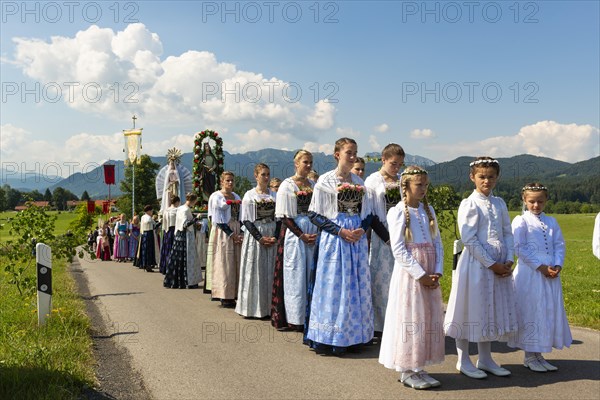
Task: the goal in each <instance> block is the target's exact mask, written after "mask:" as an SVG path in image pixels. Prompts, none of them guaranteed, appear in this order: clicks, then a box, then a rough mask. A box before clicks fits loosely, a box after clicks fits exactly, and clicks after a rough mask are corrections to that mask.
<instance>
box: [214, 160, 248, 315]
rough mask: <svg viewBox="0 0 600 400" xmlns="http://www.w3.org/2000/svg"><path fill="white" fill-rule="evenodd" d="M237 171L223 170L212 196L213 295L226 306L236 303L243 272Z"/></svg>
mask: <svg viewBox="0 0 600 400" xmlns="http://www.w3.org/2000/svg"><path fill="white" fill-rule="evenodd" d="M234 181H235V175H234V174H233V172H230V171H224V172H223V173H222V174H221V190H219V191H217V192H215V193H213V194H212V195H211V196H210V200H209V204H210V205H211V210H210V211H209V212H210V215H211V216H212V222H213V226H214V227H215V232H214V234H213V235H212V242H211V248H212V249H213V253H212V254H213V261H212V272H213V279H212V287H211V295H212V298H213V299H219V300H221V305H222V306H223V307H225V308H233V307H235V297H236V296H237V288H238V282H239V275H240V256H241V247H242V241H243V240H244V235H243V234H242V233H241V231H240V221H239V219H240V218H239V211H240V206H241V203H242V201H241V199H240V196H238V195H237V193H235V192H234V191H233V186H234Z"/></svg>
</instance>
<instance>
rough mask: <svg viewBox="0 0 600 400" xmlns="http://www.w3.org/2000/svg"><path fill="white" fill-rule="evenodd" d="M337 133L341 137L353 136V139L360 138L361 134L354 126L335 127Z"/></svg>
mask: <svg viewBox="0 0 600 400" xmlns="http://www.w3.org/2000/svg"><path fill="white" fill-rule="evenodd" d="M335 133H336V134H337V135H338V136H339V137H348V138H352V139H358V137H359V136H360V132H359V131H355V130H354V129H352V128H340V127H338V128H335Z"/></svg>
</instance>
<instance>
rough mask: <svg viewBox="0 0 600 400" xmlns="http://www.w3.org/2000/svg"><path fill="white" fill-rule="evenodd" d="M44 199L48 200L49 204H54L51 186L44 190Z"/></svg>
mask: <svg viewBox="0 0 600 400" xmlns="http://www.w3.org/2000/svg"><path fill="white" fill-rule="evenodd" d="M44 201H47V202H48V204H50V205H52V193H51V192H50V188H46V191H45V192H44Z"/></svg>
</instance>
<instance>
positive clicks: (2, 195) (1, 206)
mask: <svg viewBox="0 0 600 400" xmlns="http://www.w3.org/2000/svg"><path fill="white" fill-rule="evenodd" d="M4 210H6V190H5V189H4V187H3V186H2V187H0V211H4Z"/></svg>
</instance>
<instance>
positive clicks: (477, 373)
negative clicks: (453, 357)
mask: <svg viewBox="0 0 600 400" xmlns="http://www.w3.org/2000/svg"><path fill="white" fill-rule="evenodd" d="M456 369H457V370H459V371H460V373H461V374H465V375H466V376H468V377H469V378H473V379H483V378H487V374H486V373H485V372H483V371H482V370H480V369H477V368H476V369H475V370H467V369H465V368H463V367H462V366H461V365H460V364H456Z"/></svg>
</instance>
